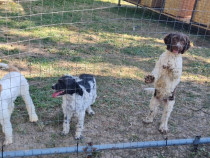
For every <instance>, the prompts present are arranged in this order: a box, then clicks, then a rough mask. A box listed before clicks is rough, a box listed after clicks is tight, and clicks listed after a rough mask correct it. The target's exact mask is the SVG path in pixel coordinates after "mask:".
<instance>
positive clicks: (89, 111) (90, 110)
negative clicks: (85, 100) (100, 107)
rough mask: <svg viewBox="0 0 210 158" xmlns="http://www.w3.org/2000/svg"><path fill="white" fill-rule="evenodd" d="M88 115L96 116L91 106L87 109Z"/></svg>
mask: <svg viewBox="0 0 210 158" xmlns="http://www.w3.org/2000/svg"><path fill="white" fill-rule="evenodd" d="M86 111H87V113H88V114H89V115H94V114H95V112H94V111H93V110H92V108H91V105H90V106H89V107H88V108H87V110H86Z"/></svg>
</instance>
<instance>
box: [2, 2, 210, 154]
mask: <svg viewBox="0 0 210 158" xmlns="http://www.w3.org/2000/svg"><path fill="white" fill-rule="evenodd" d="M43 2H44V3H43V4H42V1H35V2H30V3H29V2H25V1H24V2H21V3H20V5H21V8H23V11H24V13H23V12H19V14H20V15H22V16H23V15H30V14H37V13H40V12H43V13H46V14H43V15H42V16H41V17H40V15H39V16H31V17H30V18H29V17H20V18H19V19H18V20H17V19H16V18H13V17H14V16H16V15H17V12H15V11H12V10H11V11H10V12H9V13H8V15H9V16H11V18H9V19H8V21H5V19H0V27H1V30H2V31H3V33H2V35H0V53H1V59H2V60H3V61H4V62H7V63H12V64H14V65H15V66H17V67H18V68H20V70H21V72H22V73H23V74H24V75H25V76H26V77H27V78H28V80H29V83H30V85H31V87H30V91H31V95H32V98H33V101H34V104H35V106H36V109H37V113H38V115H39V119H40V121H39V122H38V123H37V124H32V123H29V122H28V116H27V114H26V108H25V107H24V104H23V101H22V100H21V99H18V100H17V102H16V105H17V106H16V109H15V111H14V114H13V116H12V124H13V129H14V132H13V133H14V144H12V145H10V146H7V147H5V150H21V149H22V150H25V149H34V148H48V147H60V146H75V140H74V139H73V135H74V132H75V121H73V122H72V125H71V132H70V134H69V135H68V136H65V137H63V136H61V135H60V132H61V130H62V120H63V114H62V111H61V98H58V99H53V98H52V97H51V94H52V90H51V85H52V84H53V83H54V82H55V81H56V80H57V79H58V77H60V76H61V75H63V74H68V73H70V74H72V75H78V74H80V73H91V74H94V75H95V76H96V80H97V84H98V98H97V101H96V103H95V104H94V105H93V109H94V111H95V112H96V115H95V116H93V117H90V116H87V117H86V120H85V131H84V136H85V139H84V140H83V142H81V143H80V144H81V145H85V143H86V142H89V141H92V142H93V143H94V144H104V143H119V142H121V143H122V142H133V141H151V140H162V139H164V138H165V137H166V136H167V137H168V139H176V138H189V137H194V136H195V135H202V136H205V137H207V136H210V133H209V131H210V130H209V127H210V126H209V125H210V124H209V119H210V116H209V114H210V109H209V99H208V98H209V84H210V80H209V65H210V63H209V62H210V61H209V52H210V49H209V48H210V45H209V41H208V40H207V39H204V38H201V37H198V36H196V35H194V34H191V35H190V38H191V40H192V42H193V45H194V47H192V48H191V49H190V50H189V51H188V52H187V54H185V55H184V56H183V59H184V65H183V67H184V70H183V75H182V82H181V83H180V85H179V88H178V92H177V97H176V105H175V108H174V111H173V113H172V116H171V118H170V120H169V128H170V132H169V133H168V135H162V134H160V133H159V132H158V126H159V122H160V114H161V113H159V115H158V117H157V119H156V120H155V121H154V123H153V124H150V125H144V124H143V123H142V119H143V117H144V116H145V114H146V112H147V111H148V103H149V100H150V96H149V95H147V94H145V93H144V91H143V88H145V87H149V86H151V85H145V84H144V82H143V80H144V76H145V75H146V74H148V73H149V72H151V71H152V68H153V67H154V64H155V61H156V60H157V58H158V57H159V55H160V54H161V53H162V52H163V51H164V50H165V45H164V44H163V41H162V38H163V37H164V35H165V34H166V33H168V32H174V31H177V30H175V29H174V28H173V27H171V25H168V24H167V23H159V22H157V16H155V14H154V13H151V12H147V11H145V10H142V9H138V10H137V11H136V12H135V8H124V7H122V8H114V9H104V10H97V11H87V12H76V13H71V12H67V13H64V14H62V13H56V14H53V15H52V14H51V12H52V11H55V12H56V11H62V10H65V11H68V10H69V11H72V10H73V9H74V10H79V9H85V8H94V7H96V8H97V7H101V6H104V7H107V6H115V5H116V3H117V1H93V0H86V1H84V0H79V1H75V3H74V2H73V1H68V0H66V1H65V3H66V4H65V5H63V3H64V1H63V0H59V1H56V0H55V1H53V2H52V1H49V0H45V1H43ZM13 3H16V2H15V1H13ZM53 4H54V5H53ZM30 6H34V7H30ZM53 6H54V7H53ZM63 6H65V7H64V8H63ZM68 6H71V7H68ZM30 8H31V9H30ZM18 10H19V11H21V9H18ZM0 13H1V16H2V17H4V16H5V13H4V12H3V11H2V10H1V9H0ZM134 13H135V14H134ZM134 15H135V18H137V19H139V20H137V19H135V20H134V19H131V18H132V17H134ZM61 17H62V18H61ZM124 17H126V18H128V19H122V20H112V19H116V18H124ZM129 18H130V19H129ZM41 19H42V20H41ZM90 21H92V22H90ZM67 22H68V23H70V24H63V23H67ZM80 22H83V23H80ZM6 24H7V25H6ZM46 25H49V26H46ZM133 26H138V27H137V29H136V30H135V31H133ZM183 32H184V33H186V32H185V31H184V30H183ZM29 39H30V40H29ZM3 74H5V72H3V71H1V76H3ZM208 149H209V147H206V146H204V147H202V148H200V150H199V153H197V154H195V153H192V152H191V151H190V147H182V146H181V147H173V148H160V149H144V150H126V151H109V152H101V153H96V154H95V157H174V156H175V157H196V156H197V157H198V156H199V154H200V157H207V156H208V154H209V152H208ZM74 156H75V155H73V157H74ZM81 156H84V155H81ZM45 157H52V156H45ZM54 157H57V155H55V156H54ZM59 157H60V156H59ZM62 157H68V155H63V156H62ZM75 157H76V156H75ZM84 157H85V156H84Z"/></svg>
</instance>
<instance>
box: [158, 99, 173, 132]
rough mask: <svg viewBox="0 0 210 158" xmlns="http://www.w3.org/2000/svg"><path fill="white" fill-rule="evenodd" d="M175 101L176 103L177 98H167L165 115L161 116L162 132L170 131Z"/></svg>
mask: <svg viewBox="0 0 210 158" xmlns="http://www.w3.org/2000/svg"><path fill="white" fill-rule="evenodd" d="M174 103H175V100H167V101H165V103H164V110H163V115H162V118H161V124H160V128H159V130H160V132H162V133H167V132H168V119H169V117H170V115H171V112H172V110H173V106H174Z"/></svg>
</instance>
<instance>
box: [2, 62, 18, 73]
mask: <svg viewBox="0 0 210 158" xmlns="http://www.w3.org/2000/svg"><path fill="white" fill-rule="evenodd" d="M0 68H3V69H6V70H8V71H9V72H12V71H16V72H19V70H18V68H16V67H15V66H12V65H9V64H5V63H0Z"/></svg>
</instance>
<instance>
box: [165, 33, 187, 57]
mask: <svg viewBox="0 0 210 158" xmlns="http://www.w3.org/2000/svg"><path fill="white" fill-rule="evenodd" d="M178 42H180V45H177V43H178ZM164 43H165V44H166V45H167V50H169V51H170V52H173V50H175V51H178V52H179V53H181V54H184V52H185V51H187V50H188V49H189V48H190V40H189V37H188V36H187V35H185V34H183V33H170V34H168V35H166V37H165V38H164Z"/></svg>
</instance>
